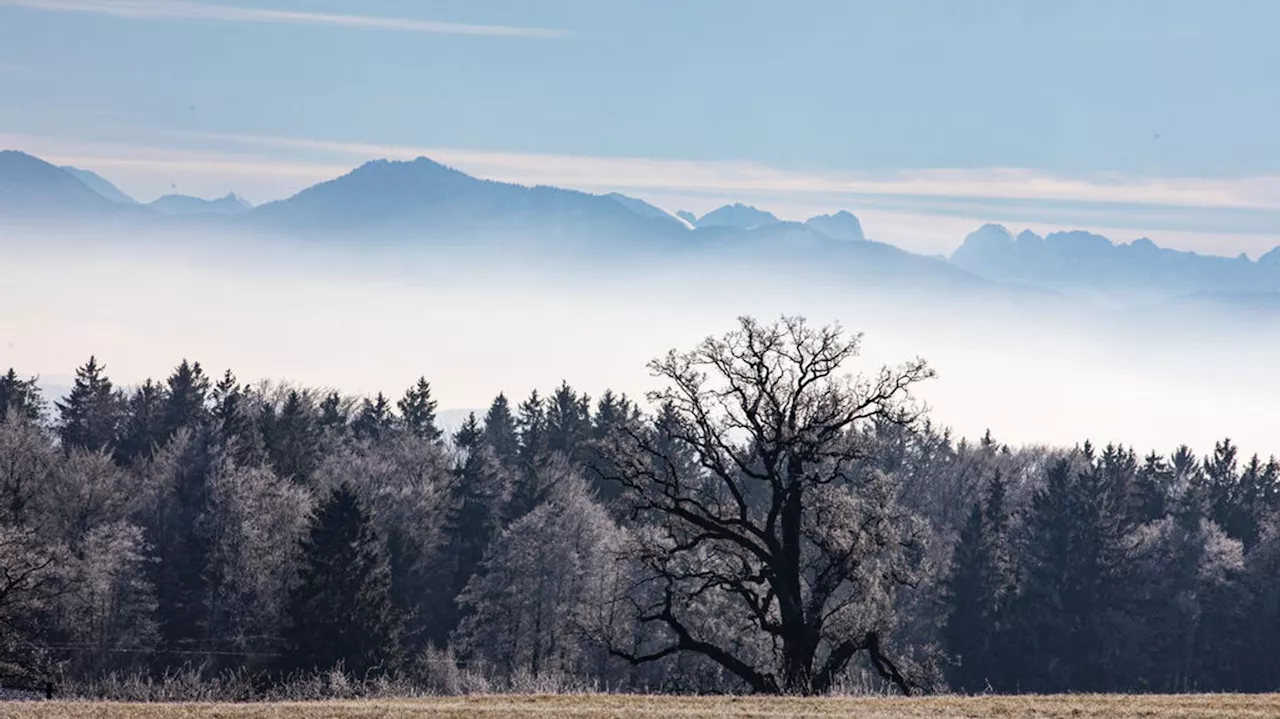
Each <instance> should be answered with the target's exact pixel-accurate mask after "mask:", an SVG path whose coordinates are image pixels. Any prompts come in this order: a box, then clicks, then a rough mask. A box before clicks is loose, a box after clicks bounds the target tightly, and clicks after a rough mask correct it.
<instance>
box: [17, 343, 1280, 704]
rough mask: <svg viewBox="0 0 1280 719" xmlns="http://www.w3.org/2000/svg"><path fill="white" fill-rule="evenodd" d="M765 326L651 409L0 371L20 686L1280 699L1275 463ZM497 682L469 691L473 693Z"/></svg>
mask: <svg viewBox="0 0 1280 719" xmlns="http://www.w3.org/2000/svg"><path fill="white" fill-rule="evenodd" d="M861 341H862V338H861V336H860V335H858V334H850V333H847V332H845V331H844V330H843V329H841V328H840V327H838V326H830V327H813V326H811V325H809V324H807V323H806V322H805V321H804V320H803V319H801V318H784V319H782V320H781V321H778V322H774V323H761V322H757V321H755V320H753V319H750V318H743V319H741V320H740V321H739V324H738V325H737V326H736V327H735V328H733V329H732V330H731V331H729V332H727V333H725V334H724V335H722V336H718V337H711V338H708V339H707V340H705V341H703V342H702V343H700V344H698V345H697V346H696V347H694V348H692V349H690V350H688V351H684V352H677V351H672V352H670V353H668V354H666V355H664V356H662V357H660V358H658V359H657V360H655V361H653V362H652V363H651V364H650V370H651V371H652V372H653V374H654V375H655V376H656V377H658V378H660V379H661V380H663V382H664V385H665V386H664V388H663V389H660V390H658V391H656V392H654V393H651V394H650V395H649V396H647V397H646V400H647V401H646V402H645V403H644V404H643V405H642V404H641V403H638V402H636V401H633V400H631V399H629V398H627V397H626V396H624V395H621V394H617V393H614V392H608V391H606V392H604V393H603V394H602V395H601V396H600V397H598V398H594V399H593V398H590V397H588V396H587V395H585V394H583V393H581V392H578V391H576V390H574V389H573V388H572V387H571V386H570V385H568V384H567V383H563V382H562V383H561V384H560V385H559V386H558V387H556V388H555V389H554V390H553V391H552V392H550V393H549V394H548V395H546V396H543V395H542V394H540V393H539V392H537V391H534V392H532V393H530V394H529V395H528V396H527V397H526V398H525V399H524V400H522V401H518V402H514V403H513V402H512V401H511V400H509V399H508V398H507V397H506V396H505V395H503V394H500V395H498V396H497V397H496V398H495V399H494V400H493V402H492V404H491V405H490V406H489V408H488V410H487V411H486V412H485V413H484V414H483V416H477V415H475V414H472V415H470V416H469V417H467V419H466V421H465V422H463V423H462V425H461V427H460V428H458V429H457V430H456V431H455V432H451V433H446V432H444V431H443V430H442V428H441V427H440V426H439V424H438V422H437V417H436V410H437V405H436V401H435V400H434V399H433V397H432V387H431V385H430V383H428V382H427V381H426V379H425V378H423V379H420V380H419V381H418V382H416V383H415V384H414V385H413V386H411V387H409V388H408V389H407V390H406V391H405V392H404V393H403V395H402V396H400V398H399V399H398V400H393V399H392V398H389V397H387V396H385V395H383V394H378V395H376V396H374V397H368V398H355V397H348V396H344V395H342V394H340V393H337V392H329V391H319V390H314V389H307V388H300V387H292V386H288V385H279V384H268V383H262V384H258V385H253V386H250V385H247V384H245V383H242V382H241V381H240V380H238V379H237V378H236V376H235V375H234V374H233V373H232V372H230V371H227V372H224V373H223V374H221V375H220V376H210V375H209V374H206V372H205V370H204V368H203V367H202V366H201V365H200V364H199V363H196V362H189V361H186V360H184V361H182V362H181V363H180V364H179V365H178V366H177V367H176V368H175V369H174V371H173V372H172V373H171V374H170V375H169V376H168V377H167V378H165V379H164V380H163V381H152V380H148V381H146V382H144V383H142V384H141V385H138V386H135V387H131V388H128V389H122V388H119V387H117V386H116V385H115V384H114V383H113V382H112V381H111V380H110V378H109V376H108V374H107V370H106V367H105V366H104V365H103V364H102V363H101V362H99V361H98V360H97V359H96V358H90V359H89V360H88V361H87V362H86V363H85V364H84V365H83V366H81V367H80V368H78V369H77V371H76V375H75V382H74V385H73V387H72V388H71V390H70V392H69V394H68V395H67V396H66V397H64V398H61V399H58V400H57V401H55V402H52V403H50V402H48V401H47V400H46V398H44V397H42V395H41V392H40V390H39V387H38V384H37V380H36V379H35V378H31V377H25V376H23V375H20V374H18V373H17V372H16V371H15V370H13V369H10V370H9V371H8V372H7V373H6V374H4V375H0V630H2V633H0V682H4V681H10V682H14V681H18V682H21V681H40V682H44V681H56V682H58V683H59V684H65V685H68V686H71V685H75V684H76V683H77V682H80V683H83V682H90V681H93V680H94V679H97V678H101V677H104V676H108V675H111V676H121V675H134V676H158V675H163V674H165V673H166V672H171V671H173V670H174V669H175V668H178V667H192V666H198V667H200V668H202V670H204V671H207V672H215V671H238V672H242V673H244V674H245V675H247V676H250V677H252V678H253V682H254V683H255V685H256V686H262V687H269V686H272V685H278V684H280V683H282V682H287V681H290V680H291V678H297V677H299V676H305V675H307V674H309V673H315V672H333V671H338V672H342V673H343V674H345V675H348V676H350V677H351V678H352V679H353V680H355V681H365V680H370V679H373V678H377V677H396V678H398V679H399V680H401V681H405V682H408V683H410V684H414V685H419V686H424V687H437V688H438V687H439V686H441V682H442V677H451V678H452V680H453V682H454V684H453V686H455V687H456V686H458V681H460V680H459V679H458V678H459V677H462V681H463V683H464V684H465V682H466V681H472V682H487V684H485V685H484V686H487V687H495V686H496V687H501V686H512V685H513V684H514V683H515V682H517V680H520V679H522V678H523V679H525V680H528V679H529V678H533V679H535V680H536V679H539V678H554V679H556V680H557V681H570V682H575V683H576V684H575V685H576V686H581V687H594V688H599V689H607V690H616V691H664V692H743V691H752V692H763V693H794V694H821V693H826V692H833V691H852V690H894V691H900V692H903V693H919V692H929V691H945V690H952V691H961V692H989V691H994V692H1066V691H1090V692H1095V691H1096V692H1105V691H1161V692H1168V691H1272V690H1275V689H1277V688H1280V659H1277V656H1276V654H1275V652H1274V651H1273V650H1272V644H1273V642H1274V641H1275V640H1276V639H1280V585H1277V583H1276V582H1275V581H1274V577H1276V576H1280V513H1278V512H1277V510H1278V509H1280V464H1278V463H1277V461H1276V460H1275V459H1274V458H1272V459H1269V460H1265V461H1264V460H1263V459H1261V458H1260V457H1259V456H1256V455H1254V456H1251V457H1247V458H1246V457H1245V456H1243V455H1242V454H1241V453H1240V450H1239V449H1238V448H1237V447H1236V446H1235V445H1234V444H1232V443H1231V442H1230V441H1229V440H1224V441H1222V442H1220V443H1218V444H1217V445H1216V446H1215V447H1214V448H1213V451H1212V452H1210V453H1209V454H1207V455H1206V456H1203V457H1199V456H1197V455H1195V454H1194V453H1193V452H1192V451H1191V450H1190V449H1189V448H1187V447H1179V448H1176V449H1175V450H1174V451H1173V452H1172V453H1171V454H1169V455H1160V454H1157V453H1150V454H1147V455H1142V456H1140V455H1138V454H1137V453H1135V451H1134V450H1133V449H1132V448H1127V447H1123V446H1116V445H1108V446H1105V447H1097V446H1094V445H1093V444H1091V443H1089V442H1084V443H1082V444H1081V445H1079V446H1076V447H1073V448H1046V447H1021V448H1011V447H1009V446H1007V445H1004V444H1001V443H999V442H998V441H996V440H995V439H994V438H992V437H991V435H990V434H989V433H988V434H987V435H986V436H984V437H983V438H981V439H980V440H978V441H973V442H971V441H968V440H965V439H957V438H955V437H953V436H952V434H951V433H950V432H949V431H947V430H945V429H942V428H939V427H937V426H936V425H934V424H933V423H932V422H931V421H930V419H929V417H928V416H927V414H926V413H925V412H924V411H923V409H922V408H921V406H920V405H919V404H918V403H917V402H916V400H915V399H914V397H913V395H912V390H913V388H915V387H916V386H917V385H918V384H919V383H920V382H924V381H927V380H929V379H930V378H931V377H932V376H933V372H932V370H931V369H930V368H929V367H928V365H927V364H926V363H925V362H923V361H921V360H912V361H908V362H906V363H904V364H902V365H899V366H895V367H883V368H879V369H874V370H872V371H869V372H865V373H862V374H852V373H851V372H850V371H851V369H853V364H854V363H855V361H856V359H857V356H858V354H859V351H860V348H861ZM477 686H478V685H477Z"/></svg>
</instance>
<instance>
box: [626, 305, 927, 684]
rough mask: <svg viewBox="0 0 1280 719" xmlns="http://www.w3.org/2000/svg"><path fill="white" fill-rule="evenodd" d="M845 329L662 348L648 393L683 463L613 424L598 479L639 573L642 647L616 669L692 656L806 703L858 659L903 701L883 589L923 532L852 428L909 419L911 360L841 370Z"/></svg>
mask: <svg viewBox="0 0 1280 719" xmlns="http://www.w3.org/2000/svg"><path fill="white" fill-rule="evenodd" d="M860 345H861V336H860V335H848V334H846V333H845V332H844V331H843V330H842V329H841V328H840V327H839V326H830V327H823V328H814V327H811V326H809V325H808V324H807V323H806V322H805V321H804V320H803V319H798V318H785V319H784V320H782V321H781V322H778V323H775V324H767V325H766V324H760V323H758V322H756V321H755V320H752V319H750V318H743V319H741V320H740V322H739V327H738V329H737V330H735V331H733V332H730V333H728V334H727V335H725V336H724V337H722V338H708V339H707V340H705V341H703V342H702V343H701V344H700V345H698V346H697V347H696V348H695V349H694V350H692V351H690V352H686V353H678V352H675V351H672V352H671V353H669V354H668V355H667V356H666V357H664V358H661V359H658V360H655V361H654V362H653V363H651V365H650V367H651V369H652V371H653V373H654V374H655V375H657V376H658V377H660V378H661V379H663V380H666V382H667V388H666V389H664V390H662V391H659V392H655V393H653V394H652V395H651V396H650V400H651V401H653V402H655V403H668V404H669V405H670V406H671V407H672V409H673V411H674V420H675V421H674V422H673V423H672V424H673V426H670V427H668V430H667V431H668V432H669V433H670V434H671V435H672V437H673V438H675V439H676V440H677V441H678V442H679V443H681V444H682V445H684V446H686V447H688V448H689V449H690V450H691V451H692V454H693V455H694V457H696V461H697V467H696V468H695V469H694V470H693V471H692V472H690V471H688V470H686V469H682V468H681V465H680V464H677V461H676V460H677V459H679V458H678V457H675V456H670V455H669V454H667V453H664V451H663V450H662V448H661V447H660V446H659V443H658V441H657V438H656V437H655V436H654V434H653V433H652V432H648V431H644V430H643V429H641V428H636V427H629V428H625V429H623V430H620V431H618V432H615V433H614V435H613V438H612V445H611V451H610V453H609V459H610V463H609V464H610V465H612V466H613V467H615V468H616V469H615V470H614V471H615V472H616V476H615V477H614V478H613V479H615V480H616V481H618V482H619V483H620V484H622V486H623V487H625V488H626V490H627V494H628V496H627V501H628V502H629V504H630V507H631V516H632V518H633V520H634V521H635V522H636V523H637V524H638V525H639V529H638V530H637V532H636V536H637V542H638V543H637V545H636V546H635V548H634V549H633V550H632V551H633V552H634V555H635V556H636V558H637V559H638V560H639V561H640V562H641V564H642V565H643V566H644V568H645V570H646V571H647V576H646V577H645V578H644V579H643V583H642V586H641V587H639V588H638V592H637V594H636V595H634V596H633V597H632V600H631V601H633V602H634V603H635V610H636V613H635V621H636V622H638V623H639V624H641V625H644V626H645V627H646V628H647V629H648V631H649V636H650V639H649V641H647V642H646V646H644V647H643V648H641V649H639V650H635V649H632V648H628V647H618V646H615V647H614V648H613V651H614V652H615V653H616V654H617V655H618V656H621V657H623V658H625V659H627V660H629V661H632V662H646V661H652V660H655V659H660V658H663V657H666V656H669V655H672V654H675V653H693V654H699V655H702V656H704V657H706V658H707V659H709V660H710V661H712V662H715V663H716V664H718V665H720V666H721V667H723V668H724V669H725V670H726V671H728V672H730V673H732V674H733V675H734V676H736V677H737V678H738V679H739V680H740V681H741V682H742V683H743V684H745V685H746V686H747V687H749V688H750V689H752V690H754V691H757V692H769V693H777V692H786V693H799V694H814V693H822V692H825V691H827V690H828V689H830V688H831V686H832V685H833V683H834V682H835V681H836V680H837V678H839V677H840V676H841V674H842V673H843V672H844V670H845V669H846V667H847V666H848V664H849V662H850V660H852V659H853V658H854V656H855V655H857V654H859V653H860V652H865V654H866V656H867V657H868V659H869V660H870V662H871V664H872V666H873V667H875V669H876V670H877V671H878V672H879V673H880V674H881V675H882V676H883V677H884V678H885V679H886V680H887V681H890V682H892V683H893V684H894V685H896V686H897V687H898V688H899V689H900V690H901V691H903V692H909V691H911V689H912V688H913V682H912V679H911V678H909V677H907V676H905V675H904V674H903V673H902V672H901V671H900V670H899V668H898V667H897V666H896V665H895V663H894V662H893V661H892V660H891V659H890V655H891V652H890V650H889V648H888V647H887V646H886V645H885V641H884V638H885V637H886V636H887V635H888V632H889V631H890V630H891V628H892V627H893V624H894V608H893V599H894V594H895V588H896V587H897V586H898V585H900V584H903V583H908V582H911V581H912V577H913V575H915V574H916V570H917V566H916V563H917V560H918V559H919V557H920V551H919V550H920V543H921V539H922V536H923V533H922V531H921V528H920V524H919V522H918V521H917V520H916V518H915V517H913V516H911V515H910V513H909V512H907V511H905V510H904V509H903V508H901V507H900V506H899V505H898V503H897V496H898V491H897V489H898V488H897V487H896V486H895V484H894V482H893V480H892V479H891V477H890V476H889V475H886V474H885V473H884V472H881V471H878V470H877V469H875V468H874V467H869V466H868V464H869V463H868V461H867V460H868V459H869V458H870V457H871V449H872V447H871V446H869V445H868V444H867V443H866V442H864V441H863V438H862V436H861V430H863V429H865V428H866V426H867V425H868V424H869V423H871V422H874V421H887V422H893V423H897V424H901V425H911V424H913V423H914V422H916V420H917V419H918V417H919V412H918V411H917V410H916V409H914V407H913V405H912V404H911V403H910V394H909V393H910V390H911V388H912V387H913V386H914V385H915V384H916V383H918V382H920V381H921V380H924V379H926V378H928V377H930V376H931V375H932V372H931V370H929V368H928V367H927V366H926V365H925V363H924V362H923V361H920V360H915V361H911V362H907V363H906V364H903V365H901V366H899V367H896V368H889V367H886V368H882V369H881V370H880V371H879V372H877V373H875V374H873V375H871V376H870V377H855V376H852V375H850V374H849V373H848V366H847V363H848V362H850V361H851V360H852V359H853V358H855V357H856V356H857V355H858V352H859V349H860Z"/></svg>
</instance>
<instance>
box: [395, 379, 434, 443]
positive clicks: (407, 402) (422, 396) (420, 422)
mask: <svg viewBox="0 0 1280 719" xmlns="http://www.w3.org/2000/svg"><path fill="white" fill-rule="evenodd" d="M396 407H397V408H398V409H399V410H400V424H401V425H403V426H404V428H405V429H407V430H409V432H410V433H411V434H413V435H414V436H415V437H419V438H421V439H426V440H430V441H435V440H437V439H440V437H441V436H442V434H443V433H442V432H441V431H440V429H439V428H438V427H436V401H435V400H434V399H432V398H431V383H430V382H427V379H426V378H425V377H419V378H418V381H417V383H416V384H414V385H413V386H412V387H410V388H409V389H408V390H406V391H405V393H404V397H403V398H402V399H401V400H400V401H399V402H397V403H396Z"/></svg>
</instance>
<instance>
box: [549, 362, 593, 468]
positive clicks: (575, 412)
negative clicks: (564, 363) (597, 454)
mask: <svg viewBox="0 0 1280 719" xmlns="http://www.w3.org/2000/svg"><path fill="white" fill-rule="evenodd" d="M545 407H546V410H545V411H546V442H547V450H548V451H550V452H559V453H560V454H562V455H564V457H565V458H566V459H568V460H569V461H571V462H574V463H576V464H581V463H582V462H583V461H585V459H586V446H587V442H588V441H589V440H590V439H591V400H590V398H589V397H587V396H586V395H585V394H584V395H579V394H578V393H577V392H574V391H573V388H572V387H570V386H569V383H568V382H564V381H562V382H561V383H560V386H559V387H557V388H556V391H555V392H553V393H552V395H551V398H550V399H549V400H548V401H547V402H546V405H545Z"/></svg>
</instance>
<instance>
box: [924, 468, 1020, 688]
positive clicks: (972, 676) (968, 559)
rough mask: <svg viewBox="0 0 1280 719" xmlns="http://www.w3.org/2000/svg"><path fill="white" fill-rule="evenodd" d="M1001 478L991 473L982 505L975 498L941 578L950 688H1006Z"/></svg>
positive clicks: (1005, 527)
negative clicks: (951, 661) (944, 587)
mask: <svg viewBox="0 0 1280 719" xmlns="http://www.w3.org/2000/svg"><path fill="white" fill-rule="evenodd" d="M1008 532H1009V517H1008V510H1007V508H1006V507H1005V482H1004V479H1003V478H1002V477H1001V476H1000V475H999V473H997V474H996V475H995V477H993V478H992V480H991V483H990V485H989V486H988V490H987V497H986V500H985V504H984V503H983V502H976V503H974V505H973V510H972V512H971V513H970V515H969V521H968V522H966V523H965V526H964V528H963V529H962V530H961V532H960V541H959V543H958V544H957V545H956V551H955V554H954V556H953V557H952V560H951V572H950V574H949V576H948V579H947V600H948V614H947V619H946V623H945V625H944V626H943V629H942V637H943V640H944V642H945V644H946V647H947V650H948V652H950V653H951V654H952V656H953V657H955V658H956V659H957V660H958V662H957V663H956V665H955V666H954V667H953V670H952V672H951V681H952V685H953V688H955V689H958V690H960V691H962V692H975V691H981V690H983V689H984V688H986V687H988V686H990V687H994V688H997V689H1010V688H1013V687H1010V686H1009V685H1008V676H1007V671H1008V670H1007V666H1008V661H1009V651H1008V650H1009V647H1008V644H1007V643H1008V640H1009V636H1008V616H1007V614H1008V608H1009V602H1010V600H1011V599H1012V596H1013V592H1014V590H1015V588H1016V584H1015V581H1016V577H1015V576H1014V573H1013V566H1012V557H1011V556H1010V550H1009V543H1008V540H1009V537H1008Z"/></svg>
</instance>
